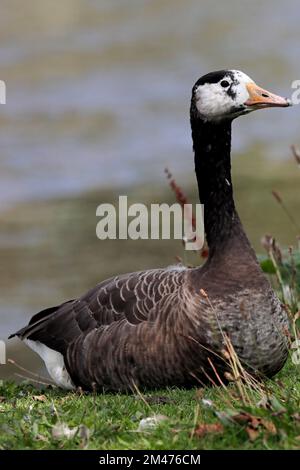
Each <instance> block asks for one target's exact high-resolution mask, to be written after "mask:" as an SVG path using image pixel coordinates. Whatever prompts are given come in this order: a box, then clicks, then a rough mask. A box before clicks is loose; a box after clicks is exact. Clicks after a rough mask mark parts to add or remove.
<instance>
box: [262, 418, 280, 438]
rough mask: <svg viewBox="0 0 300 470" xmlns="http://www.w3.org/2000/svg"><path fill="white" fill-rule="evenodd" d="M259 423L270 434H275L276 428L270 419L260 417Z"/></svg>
mask: <svg viewBox="0 0 300 470" xmlns="http://www.w3.org/2000/svg"><path fill="white" fill-rule="evenodd" d="M261 424H262V425H263V426H264V428H266V430H267V431H268V432H269V433H270V434H272V436H275V435H276V434H277V429H276V426H275V424H274V423H273V422H272V421H268V420H267V419H262V420H261Z"/></svg>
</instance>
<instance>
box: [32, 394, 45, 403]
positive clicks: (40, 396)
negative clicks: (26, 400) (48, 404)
mask: <svg viewBox="0 0 300 470" xmlns="http://www.w3.org/2000/svg"><path fill="white" fill-rule="evenodd" d="M32 399H33V400H35V401H41V402H45V401H47V398H46V397H45V395H33V397H32Z"/></svg>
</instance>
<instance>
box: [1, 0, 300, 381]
mask: <svg viewBox="0 0 300 470" xmlns="http://www.w3.org/2000/svg"><path fill="white" fill-rule="evenodd" d="M299 48H300V30H299V4H298V1H297V0H286V1H285V2H282V1H280V0H265V1H263V2H261V1H258V0H253V1H252V2H247V1H237V0H227V1H226V2H219V1H217V0H209V1H202V2H199V1H198V0H185V1H184V2H183V1H181V0H144V1H141V0H60V1H59V2H58V1H56V2H53V1H52V0H43V1H42V2H41V1H40V0H27V1H26V2H22V1H21V0H1V15H0V79H1V80H4V81H5V82H6V86H7V104H6V105H1V106H0V187H1V198H0V292H1V295H0V338H6V337H7V335H8V334H9V333H11V332H13V331H15V330H16V329H18V328H20V327H21V326H23V325H24V324H25V323H26V322H27V321H28V320H29V318H30V317H31V315H32V314H33V313H35V312H37V311H39V310H41V309H43V308H46V307H49V306H52V305H56V304H59V303H61V302H62V301H64V300H66V299H69V298H73V297H77V296H79V295H80V294H82V293H83V292H84V291H85V290H86V289H88V288H89V287H92V286H94V285H95V284H96V283H97V282H99V281H100V280H101V279H103V278H105V277H107V276H111V275H113V274H116V273H119V272H127V271H132V270H138V269H142V268H147V267H159V266H165V265H168V264H172V263H174V260H175V256H176V255H178V256H181V257H183V258H184V259H185V258H186V254H185V253H184V252H183V249H182V246H181V244H180V242H178V241H138V242H131V241H119V242H117V241H105V242H104V241H99V240H98V239H97V238H96V234H95V228H96V223H97V219H96V215H95V211H96V207H97V206H98V204H100V203H102V202H116V201H117V200H118V196H119V194H127V195H128V197H129V203H130V202H145V203H149V204H150V203H151V202H163V201H167V202H168V201H170V202H173V200H174V196H173V194H172V193H171V191H170V189H169V187H168V184H167V182H166V178H165V175H164V168H165V167H168V168H169V169H170V170H171V171H172V173H173V175H174V177H175V178H176V181H177V183H178V184H179V185H181V186H182V187H183V189H184V190H185V191H186V193H187V194H188V195H189V197H190V200H191V201H196V200H197V192H196V185H195V179H194V175H193V155H192V148H191V138H190V128H189V115H188V112H189V100H190V94H191V87H192V85H193V83H194V82H195V81H196V80H197V78H198V77H199V76H201V75H203V74H204V73H207V72H209V71H212V70H217V69H221V68H235V69H241V70H243V71H244V72H246V73H247V74H248V75H250V76H251V77H252V78H253V79H254V80H255V81H257V83H258V84H259V85H261V86H263V87H265V88H267V89H269V90H270V91H273V92H275V93H278V94H283V95H285V96H290V95H291V93H292V89H291V83H292V81H293V80H296V79H300V70H299ZM299 128H300V120H299V108H297V106H295V107H294V108H291V109H288V110H280V109H279V110H275V109H274V110H268V111H262V112H259V113H254V114H251V115H250V116H247V117H244V118H241V119H239V120H238V121H236V123H235V124H234V133H233V153H234V161H233V167H234V183H235V197H236V200H237V205H238V208H239V212H240V215H241V218H242V220H243V222H244V224H245V227H246V230H247V233H248V234H249V237H250V239H251V242H252V243H253V245H254V247H255V248H256V250H257V251H258V252H261V251H263V248H262V247H261V244H260V239H261V237H262V236H263V235H264V234H265V233H272V234H273V235H275V236H276V238H277V239H278V241H279V243H281V244H283V245H285V246H286V245H290V244H295V243H296V235H297V233H298V229H297V227H295V225H293V224H291V222H290V221H289V219H288V217H287V216H286V214H285V213H284V211H282V210H281V208H280V207H279V206H278V204H277V203H276V200H275V199H274V198H273V197H272V190H277V191H279V193H280V195H281V197H282V199H283V201H284V204H286V206H288V207H289V210H290V212H291V214H292V215H293V216H294V217H295V218H297V214H298V213H299V204H298V194H299V192H298V188H299V181H300V180H299V178H300V175H299V171H298V168H297V166H296V163H295V161H294V160H293V157H292V155H291V151H290V145H291V144H300V138H299ZM194 262H197V260H196V259H194ZM8 356H9V357H11V358H14V359H16V360H17V362H18V363H20V364H22V365H25V366H26V367H27V368H30V369H31V370H34V369H35V368H38V367H39V364H40V363H39V362H38V361H37V360H36V359H35V355H34V354H33V353H30V352H28V350H27V349H26V348H25V347H24V348H23V347H21V346H20V344H19V342H18V341H17V340H14V341H11V342H10V346H9V350H8ZM15 372H17V373H19V372H20V371H18V370H17V369H16V368H11V367H9V366H0V376H2V377H6V376H8V375H10V376H11V377H14V378H16V377H17V376H16V375H14V374H15ZM20 373H21V374H25V375H26V373H24V371H23V372H20Z"/></svg>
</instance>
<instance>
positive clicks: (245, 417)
mask: <svg viewBox="0 0 300 470" xmlns="http://www.w3.org/2000/svg"><path fill="white" fill-rule="evenodd" d="M231 419H233V421H235V422H237V423H239V424H244V423H248V422H249V421H251V415H250V414H249V413H246V412H244V411H242V412H241V413H237V414H236V415H233V416H232V417H231Z"/></svg>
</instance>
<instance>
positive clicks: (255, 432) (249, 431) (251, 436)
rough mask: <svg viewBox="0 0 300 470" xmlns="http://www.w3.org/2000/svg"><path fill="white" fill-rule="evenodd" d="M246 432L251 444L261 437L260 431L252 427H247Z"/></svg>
mask: <svg viewBox="0 0 300 470" xmlns="http://www.w3.org/2000/svg"><path fill="white" fill-rule="evenodd" d="M246 432H247V434H248V437H249V439H250V441H251V442H253V441H255V440H256V439H257V438H258V436H259V431H258V430H257V429H253V428H251V427H250V426H247V427H246Z"/></svg>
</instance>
